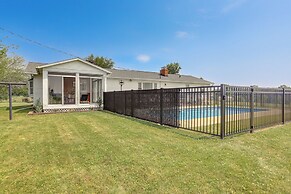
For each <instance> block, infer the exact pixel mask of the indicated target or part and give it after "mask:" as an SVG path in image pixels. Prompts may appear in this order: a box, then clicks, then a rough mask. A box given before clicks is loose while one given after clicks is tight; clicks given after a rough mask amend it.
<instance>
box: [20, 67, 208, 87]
mask: <svg viewBox="0 0 291 194" xmlns="http://www.w3.org/2000/svg"><path fill="white" fill-rule="evenodd" d="M47 64H48V63H39V62H29V63H28V65H27V67H26V69H25V72H26V73H28V74H37V71H36V67H38V66H42V65H47ZM106 70H108V71H110V72H111V74H110V75H109V77H111V78H119V79H147V80H164V81H176V82H177V81H178V82H187V83H189V82H190V83H192V82H193V83H200V84H213V83H212V82H210V81H207V80H204V79H202V78H197V77H194V76H191V75H180V74H169V75H168V76H162V75H161V74H160V73H159V72H148V71H137V70H120V69H106Z"/></svg>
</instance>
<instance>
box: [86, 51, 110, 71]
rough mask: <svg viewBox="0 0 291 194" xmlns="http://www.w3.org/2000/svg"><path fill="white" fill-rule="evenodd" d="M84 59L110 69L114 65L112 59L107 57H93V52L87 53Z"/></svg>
mask: <svg viewBox="0 0 291 194" xmlns="http://www.w3.org/2000/svg"><path fill="white" fill-rule="evenodd" d="M86 61H88V62H90V63H93V64H95V65H98V66H99V67H102V68H109V69H112V68H113V66H114V61H113V60H112V59H109V58H106V57H99V56H96V57H95V56H94V55H93V54H91V55H89V56H88V57H87V58H86Z"/></svg>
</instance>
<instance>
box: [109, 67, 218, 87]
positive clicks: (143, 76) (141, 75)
mask: <svg viewBox="0 0 291 194" xmlns="http://www.w3.org/2000/svg"><path fill="white" fill-rule="evenodd" d="M107 70H108V71H111V74H110V75H109V77H111V78H117V79H140V80H159V81H172V82H185V83H199V84H213V83H212V82H210V81H207V80H204V79H202V78H197V77H194V76H191V75H180V74H169V75H168V76H162V75H161V74H160V73H158V72H148V71H136V70H120V69H107Z"/></svg>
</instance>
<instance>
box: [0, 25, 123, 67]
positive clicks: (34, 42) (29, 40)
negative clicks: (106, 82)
mask: <svg viewBox="0 0 291 194" xmlns="http://www.w3.org/2000/svg"><path fill="white" fill-rule="evenodd" d="M0 30H2V31H4V32H8V33H9V34H11V35H13V36H15V37H18V38H21V39H23V40H25V41H27V42H29V43H32V44H35V45H37V46H40V47H43V48H46V49H50V50H52V51H55V52H59V53H62V54H65V55H68V56H71V57H77V58H81V57H79V56H76V55H74V54H71V53H68V52H66V51H63V50H60V49H57V48H54V47H51V46H47V45H45V44H42V43H40V42H38V41H35V40H32V39H30V38H27V37H25V36H23V35H21V34H18V33H15V32H12V31H10V30H7V29H5V28H3V27H1V26H0ZM115 67H116V68H119V69H123V70H127V69H126V68H123V67H117V66H115Z"/></svg>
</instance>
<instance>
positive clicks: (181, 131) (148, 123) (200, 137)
mask: <svg viewBox="0 0 291 194" xmlns="http://www.w3.org/2000/svg"><path fill="white" fill-rule="evenodd" d="M103 112H104V113H108V114H111V115H115V116H120V117H123V118H126V119H128V120H131V121H134V122H137V123H141V124H143V125H146V126H149V127H154V128H157V129H160V130H164V131H168V132H170V133H174V134H177V135H180V136H183V137H187V138H191V139H193V140H204V139H213V138H215V139H219V137H217V136H214V135H208V134H200V133H198V132H195V131H191V130H186V129H182V128H174V127H170V126H164V125H160V124H157V123H154V122H151V121H146V120H142V119H139V118H135V117H130V116H126V115H121V114H117V113H113V112H110V111H106V110H104V111H103ZM186 132H188V133H193V135H196V136H198V137H194V136H192V135H189V134H185V133H186Z"/></svg>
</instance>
